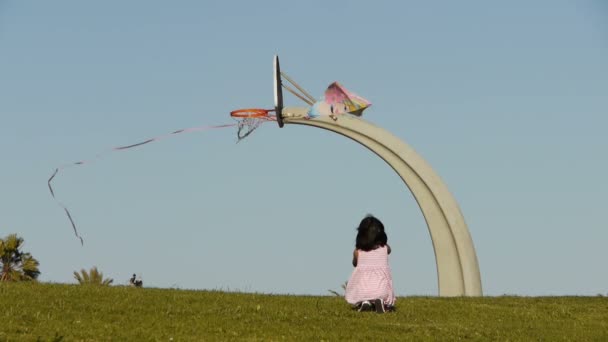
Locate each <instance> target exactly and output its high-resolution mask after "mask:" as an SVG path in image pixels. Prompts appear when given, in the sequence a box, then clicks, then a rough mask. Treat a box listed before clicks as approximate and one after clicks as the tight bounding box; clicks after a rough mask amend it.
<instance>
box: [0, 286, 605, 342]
mask: <svg viewBox="0 0 608 342" xmlns="http://www.w3.org/2000/svg"><path fill="white" fill-rule="evenodd" d="M37 340H40V341H111V340H112V341H171V340H173V341H214V340H249V341H282V340H307V341H322V340H323V341H338V340H376V341H378V340H388V341H403V340H417V341H420V340H428V341H434V340H450V341H454V340H480V341H487V340H492V341H497V340H498V341H507V340H508V341H531V340H535V341H537V340H543V341H608V298H606V297H485V298H428V297H405V298H399V299H398V301H397V311H396V312H393V313H387V314H383V315H379V314H376V313H371V312H367V313H359V312H356V311H353V310H351V309H350V307H349V306H348V305H347V304H346V303H345V301H344V300H343V299H342V298H339V297H332V296H325V297H322V296H319V297H313V296H282V295H281V296H280V295H266V294H253V293H230V292H220V291H186V290H175V289H153V288H143V289H138V288H131V287H122V286H113V287H98V286H80V285H63V284H44V283H38V284H37V283H0V341H37Z"/></svg>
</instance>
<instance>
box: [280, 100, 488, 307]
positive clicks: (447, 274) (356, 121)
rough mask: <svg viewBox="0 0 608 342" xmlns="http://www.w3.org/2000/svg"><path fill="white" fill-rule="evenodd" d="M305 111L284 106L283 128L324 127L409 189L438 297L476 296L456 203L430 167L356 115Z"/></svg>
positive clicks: (469, 248)
mask: <svg viewBox="0 0 608 342" xmlns="http://www.w3.org/2000/svg"><path fill="white" fill-rule="evenodd" d="M307 111H308V109H307V108H297V107H290V108H284V109H283V120H284V122H285V123H286V124H296V125H306V126H313V127H318V128H322V129H326V130H329V131H332V132H335V133H338V134H341V135H343V136H345V137H348V138H350V139H352V140H354V141H356V142H358V143H360V144H361V145H363V146H365V147H367V148H368V149H369V150H371V151H372V152H374V153H375V154H376V155H378V156H379V157H380V158H382V159H383V160H384V161H386V162H387V163H388V164H389V165H390V166H391V167H392V168H393V170H395V172H397V174H398V175H399V177H401V179H402V180H403V181H404V182H405V184H406V186H407V187H408V188H409V189H410V191H411V192H412V194H413V195H414V198H415V199H416V201H417V202H418V205H419V206H420V209H421V210H422V214H423V215H424V219H425V220H426V223H427V226H428V229H429V233H430V235H431V240H432V243H433V249H434V252H435V262H436V264H437V278H438V283H439V286H438V287H439V296H481V295H482V289H481V276H480V272H479V265H478V262H477V256H476V254H475V247H474V246H473V241H472V239H471V235H470V234H469V230H468V228H467V225H466V223H465V221H464V217H463V216H462V213H461V211H460V208H459V207H458V204H457V203H456V200H455V199H454V197H453V196H452V195H451V194H450V192H449V191H448V189H447V187H446V186H445V184H444V183H443V181H442V180H441V179H440V178H439V176H438V175H437V174H436V173H435V171H434V170H433V169H432V168H431V166H430V165H429V164H428V163H427V162H426V161H425V160H424V159H423V158H422V157H421V156H420V155H418V154H417V153H416V152H415V151H414V149H413V148H411V147H410V146H409V145H407V144H406V143H405V142H403V141H402V140H400V139H399V138H397V137H395V136H394V135H393V134H391V133H389V132H388V131H387V130H385V129H383V128H380V127H377V126H375V125H373V124H371V123H369V122H367V121H365V120H363V119H361V118H359V117H355V116H351V115H339V116H337V117H336V120H333V119H331V118H330V117H325V116H322V117H318V118H314V119H305V117H306V113H307Z"/></svg>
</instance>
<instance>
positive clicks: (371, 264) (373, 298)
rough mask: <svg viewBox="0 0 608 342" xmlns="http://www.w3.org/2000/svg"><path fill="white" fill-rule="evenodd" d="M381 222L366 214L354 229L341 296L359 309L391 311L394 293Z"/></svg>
mask: <svg viewBox="0 0 608 342" xmlns="http://www.w3.org/2000/svg"><path fill="white" fill-rule="evenodd" d="M387 242H388V237H387V235H386V232H385V231H384V225H383V224H382V222H380V220H378V219H377V218H375V217H374V216H372V215H367V216H366V217H365V218H363V220H361V223H360V224H359V228H357V239H356V243H355V250H354V252H353V266H354V267H355V269H354V270H353V273H352V274H351V276H350V279H349V280H348V284H347V285H346V291H345V295H344V296H345V298H346V301H347V302H348V303H349V304H352V305H354V306H355V308H357V309H358V310H359V311H367V310H371V309H372V308H373V309H375V310H376V312H378V313H384V312H386V311H390V310H393V306H394V304H395V293H394V291H393V277H392V275H391V269H390V267H389V265H388V255H389V254H390V253H391V248H390V246H389V245H388V243H387Z"/></svg>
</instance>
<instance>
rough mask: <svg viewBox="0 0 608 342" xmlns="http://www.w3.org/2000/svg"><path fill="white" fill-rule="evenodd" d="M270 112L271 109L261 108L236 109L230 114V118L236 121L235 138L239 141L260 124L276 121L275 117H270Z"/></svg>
mask: <svg viewBox="0 0 608 342" xmlns="http://www.w3.org/2000/svg"><path fill="white" fill-rule="evenodd" d="M270 112H274V110H273V109H261V108H245V109H237V110H233V111H232V112H230V116H232V118H233V119H235V120H236V121H238V128H239V130H238V132H237V134H236V135H237V137H238V139H239V141H241V140H242V139H244V138H245V137H247V136H248V135H249V134H251V132H253V131H254V130H255V129H256V128H258V127H259V126H260V125H261V124H262V123H264V122H266V121H274V120H276V117H275V116H270V114H269V113H270Z"/></svg>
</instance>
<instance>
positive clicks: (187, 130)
mask: <svg viewBox="0 0 608 342" xmlns="http://www.w3.org/2000/svg"><path fill="white" fill-rule="evenodd" d="M237 125H238V124H224V125H215V126H198V127H190V128H184V129H178V130H177V131H173V132H171V133H168V134H164V135H160V136H157V137H154V138H150V139H147V140H144V141H142V142H139V143H136V144H131V145H125V146H117V147H113V148H111V149H109V150H107V151H105V152H102V153H98V154H97V155H96V156H95V157H94V158H92V159H89V160H79V161H77V162H73V163H68V164H64V165H61V166H59V167H57V168H56V169H55V171H53V174H52V175H51V177H50V178H49V180H48V181H47V183H48V186H49V191H50V192H51V196H53V199H54V200H55V202H57V204H58V205H59V206H60V207H61V208H63V210H64V211H65V214H66V216H67V217H68V219H69V220H70V223H71V224H72V229H73V230H74V234H75V235H76V237H77V238H78V239H79V240H80V244H81V245H84V239H83V238H82V236H80V234H79V233H78V229H77V228H76V223H74V219H73V218H72V215H71V214H70V211H69V210H68V208H67V207H66V206H65V205H64V204H63V203H61V202H60V201H59V200H58V199H57V197H56V196H55V191H54V190H53V186H52V184H51V183H52V181H53V179H54V178H55V176H57V174H58V173H59V171H62V170H64V169H66V168H68V167H73V166H76V165H84V164H88V163H90V162H92V161H94V160H97V159H99V158H101V157H102V156H103V155H105V154H106V153H110V152H116V151H124V150H128V149H131V148H134V147H139V146H142V145H145V144H149V143H151V142H154V141H159V140H163V139H166V138H169V137H171V136H174V135H177V134H182V133H191V132H199V131H206V130H211V129H219V128H227V127H234V126H237Z"/></svg>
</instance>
